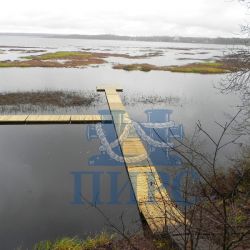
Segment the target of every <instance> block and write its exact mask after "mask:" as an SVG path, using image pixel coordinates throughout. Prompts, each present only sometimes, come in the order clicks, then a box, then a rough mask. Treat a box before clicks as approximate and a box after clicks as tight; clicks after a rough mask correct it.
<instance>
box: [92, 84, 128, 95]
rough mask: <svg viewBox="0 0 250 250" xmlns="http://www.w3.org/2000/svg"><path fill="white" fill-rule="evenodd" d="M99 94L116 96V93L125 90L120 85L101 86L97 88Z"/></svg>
mask: <svg viewBox="0 0 250 250" xmlns="http://www.w3.org/2000/svg"><path fill="white" fill-rule="evenodd" d="M96 91H98V92H106V93H108V94H116V92H122V91H123V88H121V87H120V86H118V85H99V86H97V87H96Z"/></svg>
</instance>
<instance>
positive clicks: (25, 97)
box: [0, 90, 102, 113]
mask: <svg viewBox="0 0 250 250" xmlns="http://www.w3.org/2000/svg"><path fill="white" fill-rule="evenodd" d="M101 100H102V98H101V96H100V95H99V94H98V93H95V92H87V91H78V92H77V91H49V90H45V91H31V92H6V93H0V112H1V113H23V112H27V111H29V112H30V113H33V112H37V111H48V112H49V113H50V112H52V113H53V112H55V111H57V112H58V111H60V110H62V111H67V109H70V110H71V109H75V110H77V109H81V108H83V107H85V108H86V107H92V106H95V105H97V104H99V103H100V102H101Z"/></svg>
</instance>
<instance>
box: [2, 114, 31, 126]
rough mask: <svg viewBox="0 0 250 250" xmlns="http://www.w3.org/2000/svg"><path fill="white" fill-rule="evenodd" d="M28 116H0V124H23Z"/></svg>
mask: <svg viewBox="0 0 250 250" xmlns="http://www.w3.org/2000/svg"><path fill="white" fill-rule="evenodd" d="M27 117H28V115H1V116H0V124H6V123H21V124H23V123H25V121H26V119H27Z"/></svg>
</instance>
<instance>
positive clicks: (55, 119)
mask: <svg viewBox="0 0 250 250" xmlns="http://www.w3.org/2000/svg"><path fill="white" fill-rule="evenodd" d="M98 122H104V123H106V122H107V123H108V122H112V120H111V118H110V117H109V116H101V115H0V125H6V124H8V125H18V124H88V123H98Z"/></svg>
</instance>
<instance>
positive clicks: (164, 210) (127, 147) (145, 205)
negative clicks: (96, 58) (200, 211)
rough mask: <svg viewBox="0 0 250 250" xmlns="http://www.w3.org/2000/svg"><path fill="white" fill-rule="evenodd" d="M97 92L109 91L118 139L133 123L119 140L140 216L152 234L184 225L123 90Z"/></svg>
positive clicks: (109, 101) (114, 89)
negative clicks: (140, 133) (133, 116)
mask: <svg viewBox="0 0 250 250" xmlns="http://www.w3.org/2000/svg"><path fill="white" fill-rule="evenodd" d="M97 91H99V92H105V94H106V98H107V102H108V105H109V109H110V112H111V116H112V118H113V123H114V127H115V130H116V133H117V138H118V139H119V138H120V136H121V134H122V132H123V130H124V128H125V127H126V125H127V124H130V125H131V126H130V132H129V135H128V137H127V138H126V139H123V140H119V143H120V148H121V152H122V154H123V157H124V162H125V165H126V168H127V172H128V176H129V178H130V181H131V184H132V187H133V190H134V193H135V197H136V200H137V204H138V208H139V211H140V213H141V216H143V218H144V219H145V220H146V222H147V224H148V226H149V228H150V230H151V231H152V232H153V233H158V232H163V231H171V232H174V231H177V229H179V227H182V226H183V224H184V216H183V214H182V213H181V211H180V210H179V209H178V208H177V207H176V205H175V204H174V203H173V202H172V201H171V198H170V196H169V194H168V192H167V191H166V189H165V188H164V187H163V185H162V182H161V179H160V177H159V175H158V173H157V170H156V168H155V166H153V165H152V164H151V161H150V159H149V157H148V154H147V151H146V149H145V147H144V145H143V143H142V141H141V139H140V137H139V136H138V134H137V132H136V130H135V128H134V127H133V125H132V121H131V119H130V117H129V115H128V113H127V112H126V110H125V107H124V105H123V103H122V101H121V98H120V96H119V94H118V93H117V92H121V91H122V89H117V88H114V87H105V86H102V87H98V88H97ZM135 157H137V159H138V161H137V162H136V163H133V161H131V159H134V158H135Z"/></svg>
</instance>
